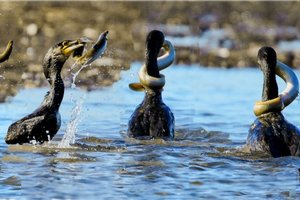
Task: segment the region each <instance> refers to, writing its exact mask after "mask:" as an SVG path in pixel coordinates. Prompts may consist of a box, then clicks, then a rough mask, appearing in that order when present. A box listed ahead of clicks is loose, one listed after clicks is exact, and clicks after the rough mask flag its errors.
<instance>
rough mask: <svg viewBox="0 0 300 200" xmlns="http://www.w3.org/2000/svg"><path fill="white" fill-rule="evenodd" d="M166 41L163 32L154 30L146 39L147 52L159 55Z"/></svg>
mask: <svg viewBox="0 0 300 200" xmlns="http://www.w3.org/2000/svg"><path fill="white" fill-rule="evenodd" d="M164 41H165V36H164V34H163V33H162V32H161V31H158V30H153V31H151V32H150V33H149V34H148V36H147V39H146V46H147V51H151V52H154V53H155V54H158V53H159V51H160V49H161V47H162V45H163V43H164Z"/></svg>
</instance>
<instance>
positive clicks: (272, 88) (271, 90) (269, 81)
mask: <svg viewBox="0 0 300 200" xmlns="http://www.w3.org/2000/svg"><path fill="white" fill-rule="evenodd" d="M268 69H269V70H267V71H263V74H264V85H263V92H262V101H268V100H271V99H274V98H277V97H278V86H277V82H276V74H275V71H274V70H271V69H270V68H268ZM272 69H275V67H273V68H272Z"/></svg>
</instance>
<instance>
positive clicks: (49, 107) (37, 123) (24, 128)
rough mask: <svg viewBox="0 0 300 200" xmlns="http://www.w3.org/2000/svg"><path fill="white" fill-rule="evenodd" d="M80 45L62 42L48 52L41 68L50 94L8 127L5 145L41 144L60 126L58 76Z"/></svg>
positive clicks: (60, 81) (61, 96)
mask: <svg viewBox="0 0 300 200" xmlns="http://www.w3.org/2000/svg"><path fill="white" fill-rule="evenodd" d="M82 46H83V44H80V43H79V42H78V40H75V41H73V40H65V41H63V42H60V43H58V44H56V45H55V46H53V47H52V48H50V49H49V50H48V52H47V53H46V55H45V58H44V61H43V69H44V75H45V77H46V79H47V80H48V82H49V84H50V91H49V92H48V93H47V95H46V96H45V98H44V100H43V102H42V103H41V105H40V107H39V108H38V109H36V110H35V111H34V112H33V113H32V114H30V115H27V116H26V117H24V118H22V119H20V120H18V121H16V122H15V123H13V124H11V125H10V126H9V128H8V131H7V135H6V137H5V142H6V143H7V144H17V143H19V144H23V143H30V142H31V141H33V140H35V141H36V142H38V143H43V142H45V141H49V140H51V139H52V138H53V137H54V135H55V134H56V133H57V131H58V130H59V128H60V125H61V120H60V114H59V107H60V104H61V102H62V99H63V96H64V83H63V80H62V78H61V75H60V73H61V70H62V67H63V65H64V63H65V62H66V60H67V59H68V58H69V56H70V55H71V54H72V53H73V52H74V51H75V50H76V49H78V48H81V47H82Z"/></svg>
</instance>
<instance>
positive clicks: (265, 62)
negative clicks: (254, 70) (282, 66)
mask: <svg viewBox="0 0 300 200" xmlns="http://www.w3.org/2000/svg"><path fill="white" fill-rule="evenodd" d="M257 60H258V64H259V67H260V69H261V70H262V71H263V72H272V73H275V67H276V62H277V55H276V52H275V50H274V49H273V48H272V47H262V48H260V49H259V51H258V55H257Z"/></svg>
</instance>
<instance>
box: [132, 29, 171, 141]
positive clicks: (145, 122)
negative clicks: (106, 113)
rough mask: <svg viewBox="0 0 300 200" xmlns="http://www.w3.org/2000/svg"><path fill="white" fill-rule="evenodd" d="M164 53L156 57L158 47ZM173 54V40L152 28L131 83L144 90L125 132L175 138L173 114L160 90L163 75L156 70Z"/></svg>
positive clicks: (134, 87) (147, 136)
mask: <svg viewBox="0 0 300 200" xmlns="http://www.w3.org/2000/svg"><path fill="white" fill-rule="evenodd" d="M162 47H163V48H164V50H165V54H164V55H163V56H161V57H159V58H157V57H158V54H159V52H160V50H161V48H162ZM174 58H175V50H174V48H173V46H172V44H171V43H170V42H169V41H167V40H165V39H164V34H163V33H162V32H160V31H157V30H153V31H151V32H150V33H149V34H148V36H147V39H146V63H145V64H144V65H143V66H142V67H141V69H140V71H139V79H140V83H132V84H130V85H129V86H130V88H131V89H133V90H139V91H141V90H142V91H145V97H144V100H143V102H142V103H141V104H140V105H138V107H137V108H136V110H135V111H134V113H133V114H132V115H131V117H130V120H129V123H128V131H127V133H128V136H129V137H134V138H165V139H172V138H174V126H175V125H174V124H175V120H174V116H173V113H172V112H171V110H170V108H169V107H168V106H167V105H166V104H164V103H163V100H162V90H163V86H164V85H165V77H164V75H163V74H160V73H159V71H160V70H162V69H164V68H166V67H168V66H170V65H171V64H172V62H173V61H174Z"/></svg>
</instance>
